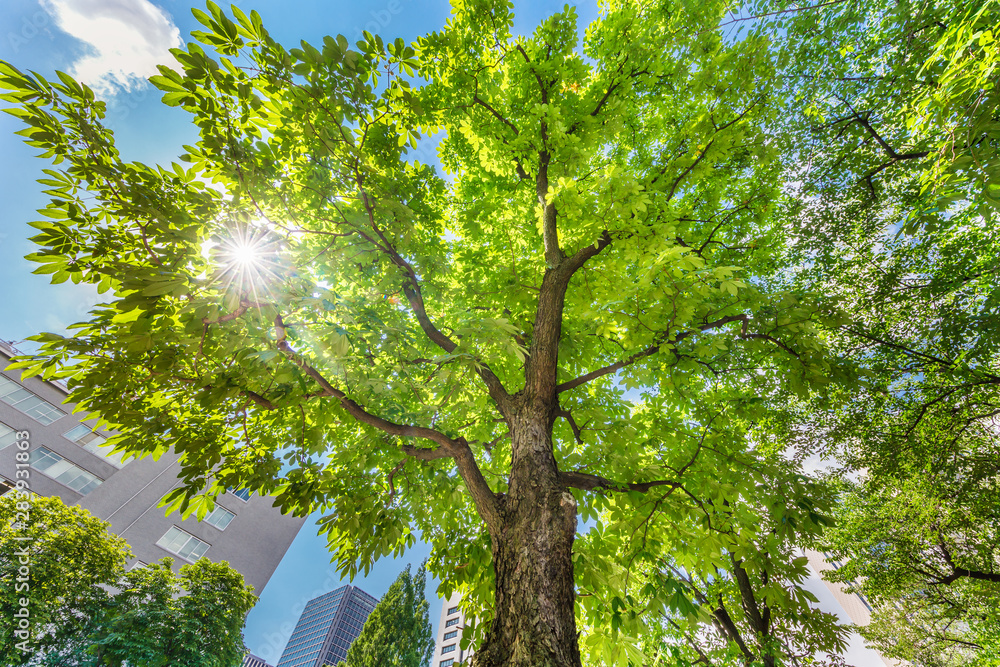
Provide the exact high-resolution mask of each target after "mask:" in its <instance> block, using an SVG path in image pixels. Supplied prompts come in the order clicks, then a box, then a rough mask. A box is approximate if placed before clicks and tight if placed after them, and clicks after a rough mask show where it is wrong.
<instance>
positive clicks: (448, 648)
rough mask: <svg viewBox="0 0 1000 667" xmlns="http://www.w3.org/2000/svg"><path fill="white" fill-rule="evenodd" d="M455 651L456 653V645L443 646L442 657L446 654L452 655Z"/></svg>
mask: <svg viewBox="0 0 1000 667" xmlns="http://www.w3.org/2000/svg"><path fill="white" fill-rule="evenodd" d="M454 651H455V645H454V644H448V645H447V646H442V647H441V655H444V654H445V653H452V652H454Z"/></svg>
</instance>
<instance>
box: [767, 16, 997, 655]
mask: <svg viewBox="0 0 1000 667" xmlns="http://www.w3.org/2000/svg"><path fill="white" fill-rule="evenodd" d="M808 14H809V15H808V16H805V15H802V16H798V15H796V16H797V18H794V19H793V20H791V21H788V22H787V23H786V24H785V29H786V33H785V34H786V38H785V40H784V42H783V43H782V44H781V48H782V49H783V50H784V51H785V53H786V54H787V57H786V58H785V60H786V63H787V64H786V66H785V67H784V69H783V75H784V76H785V80H786V81H787V82H788V87H789V90H790V91H791V90H797V97H796V104H798V105H800V106H801V107H804V108H805V109H806V110H807V116H808V118H807V119H803V122H800V123H799V124H798V129H797V131H795V130H793V128H794V125H793V126H791V127H790V128H789V129H790V130H793V132H792V135H791V136H792V138H793V140H792V141H791V142H790V146H791V147H790V150H789V158H790V161H789V165H788V168H789V170H790V171H793V172H794V173H795V174H796V180H797V181H798V191H797V192H796V197H795V199H796V205H793V206H791V207H790V208H789V210H788V217H787V219H788V220H789V224H790V225H794V226H795V227H797V229H798V230H799V232H798V236H799V241H798V251H799V252H800V253H801V254H800V257H801V260H800V263H801V264H802V266H803V270H802V271H801V272H800V274H799V275H800V278H801V280H802V281H803V283H804V285H805V286H806V287H807V289H826V290H827V291H828V292H829V293H831V294H832V295H836V297H837V298H839V299H840V301H841V305H842V307H843V308H845V309H846V310H848V311H849V312H851V313H852V314H853V317H852V320H853V321H851V322H850V323H849V324H847V325H846V326H844V327H842V328H841V329H839V330H838V331H836V332H835V333H834V334H833V335H832V336H831V338H830V340H831V343H832V344H833V345H834V347H835V348H836V349H839V350H840V351H842V353H843V354H845V355H850V356H852V357H854V358H856V359H858V360H859V361H860V362H861V363H863V364H864V366H865V367H866V378H865V383H864V385H863V387H862V390H861V391H858V392H855V393H853V394H852V395H850V396H849V397H847V398H848V400H847V401H845V402H844V403H842V404H841V405H840V407H839V408H838V409H837V410H836V411H834V412H832V413H826V412H824V411H819V412H818V413H814V414H813V415H812V416H811V417H806V419H807V420H808V421H812V422H813V425H812V427H810V428H805V429H803V430H802V434H801V437H800V438H799V439H800V440H802V442H803V446H804V449H805V450H807V451H809V452H817V451H824V452H827V453H830V454H832V455H833V457H834V458H836V459H839V461H840V462H841V463H842V464H843V467H844V470H843V471H842V472H843V473H849V474H850V475H851V476H853V477H854V478H855V479H856V480H857V481H856V483H844V484H842V488H843V492H844V493H843V497H842V502H841V503H839V504H838V506H837V511H836V514H837V518H838V520H839V521H838V527H837V528H836V530H834V531H833V532H832V533H831V534H830V535H829V539H828V541H827V544H826V547H825V549H826V550H827V551H829V552H830V553H831V554H832V555H833V556H834V558H835V560H837V561H838V562H839V563H840V564H841V565H842V568H841V569H840V570H839V571H838V572H837V573H836V574H834V575H833V577H834V578H836V579H838V580H840V581H844V582H849V583H851V585H853V586H854V587H855V588H856V589H857V590H859V591H860V592H862V593H864V594H865V595H866V597H867V598H868V599H869V600H870V601H871V602H872V604H873V605H874V607H875V611H874V622H873V624H872V625H871V626H870V627H868V628H866V629H862V630H861V632H862V633H863V634H865V636H866V637H867V638H868V639H869V640H870V641H872V642H873V643H874V644H875V645H876V646H877V647H878V648H879V650H880V651H882V653H883V654H884V655H887V656H892V657H896V658H899V659H902V660H909V661H913V662H914V663H915V664H919V665H938V664H949V665H950V664H990V660H994V659H995V657H996V651H997V646H996V642H995V639H994V638H995V637H996V636H997V634H998V629H997V625H996V624H997V618H996V614H995V612H994V610H995V609H996V608H997V606H998V605H1000V576H998V575H1000V534H998V533H997V531H996V529H995V526H996V524H997V520H998V518H1000V517H998V514H997V508H998V507H1000V489H998V487H997V484H996V481H995V480H996V470H997V466H998V463H1000V440H998V438H997V430H996V415H997V414H1000V412H998V411H1000V336H998V332H1000V291H998V290H997V287H996V284H997V281H996V277H997V273H998V271H1000V237H998V235H997V232H996V229H997V209H998V207H1000V200H998V199H997V184H998V183H1000V180H998V179H1000V152H998V148H1000V142H998V136H1000V135H998V131H1000V106H998V104H997V95H998V90H1000V89H998V87H997V83H998V76H1000V48H998V43H997V41H996V39H995V38H994V34H993V33H994V31H995V29H996V25H997V23H998V21H1000V3H998V2H996V1H995V0H986V1H984V2H977V3H971V4H970V3H954V2H950V1H948V0H929V1H916V2H909V1H905V2H898V3H897V2H866V3H860V2H840V3H828V6H824V7H822V8H821V9H818V10H816V11H812V12H809V13H808ZM771 28H773V25H772V26H770V27H763V28H762V29H763V30H765V31H766V30H770V29H771ZM790 112H791V110H790ZM824 417H825V418H824ZM900 628H905V631H904V630H901V629H900Z"/></svg>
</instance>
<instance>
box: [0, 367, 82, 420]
mask: <svg viewBox="0 0 1000 667" xmlns="http://www.w3.org/2000/svg"><path fill="white" fill-rule="evenodd" d="M0 401H3V402H4V403H6V404H7V405H9V406H11V407H13V408H17V409H18V410H20V411H21V412H23V413H24V414H26V415H28V416H29V417H31V418H32V419H34V420H35V421H37V422H38V423H39V424H44V425H45V426H48V425H49V424H51V423H52V422H54V421H55V420H57V419H59V418H60V417H65V416H66V413H65V412H63V411H62V410H60V409H59V408H57V407H56V406H54V405H52V404H51V403H49V402H48V401H46V400H45V399H44V398H40V397H38V396H35V395H34V394H33V393H31V392H30V391H28V390H27V389H25V388H24V387H22V386H21V385H20V384H18V383H17V382H15V381H14V380H11V379H10V378H9V377H7V376H6V375H0Z"/></svg>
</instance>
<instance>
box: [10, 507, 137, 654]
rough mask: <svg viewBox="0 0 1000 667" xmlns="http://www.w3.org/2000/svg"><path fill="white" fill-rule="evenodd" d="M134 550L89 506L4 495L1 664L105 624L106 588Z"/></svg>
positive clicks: (64, 641) (122, 573)
mask: <svg viewBox="0 0 1000 667" xmlns="http://www.w3.org/2000/svg"><path fill="white" fill-rule="evenodd" d="M131 556H132V553H131V550H130V549H129V547H128V545H127V544H126V543H125V540H123V539H122V538H120V537H118V536H116V535H111V534H110V533H108V531H107V524H106V523H105V522H103V521H101V520H100V519H98V518H97V517H95V516H93V515H92V514H90V513H89V512H87V511H86V510H84V509H81V508H79V507H67V506H66V505H65V504H63V502H62V500H60V499H59V498H43V497H40V496H29V495H27V494H24V495H22V494H21V493H17V492H14V493H7V494H5V495H4V496H2V497H0V582H2V586H0V630H2V633H0V662H3V664H5V665H22V664H26V663H28V662H30V661H31V660H32V659H33V658H34V657H35V656H37V655H38V654H40V653H44V652H46V651H48V650H50V649H52V648H55V647H58V646H61V645H64V644H66V643H70V642H72V641H73V639H74V638H77V637H80V636H85V635H86V634H87V633H88V632H89V631H90V629H91V628H92V627H93V626H94V625H95V624H100V623H102V622H104V620H105V617H106V612H107V609H108V607H109V605H110V604H111V596H110V593H109V592H108V590H109V587H111V586H114V585H115V584H116V583H117V582H118V581H119V580H120V578H121V577H122V576H123V575H124V573H125V563H126V562H128V560H129V559H130V558H131ZM22 568H24V569H23V571H22ZM22 600H24V601H26V602H27V603H28V604H27V605H24V604H22ZM22 609H26V610H27V613H26V614H25V612H24V611H22ZM21 619H24V620H25V623H24V624H25V625H26V626H27V627H26V628H20V627H19V623H20V620H21ZM15 631H17V632H15ZM19 644H20V646H19Z"/></svg>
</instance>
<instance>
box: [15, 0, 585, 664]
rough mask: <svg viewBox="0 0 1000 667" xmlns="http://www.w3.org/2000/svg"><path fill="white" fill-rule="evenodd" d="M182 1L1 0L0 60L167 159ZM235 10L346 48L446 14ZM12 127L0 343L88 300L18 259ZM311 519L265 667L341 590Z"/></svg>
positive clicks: (525, 21) (267, 615) (285, 37)
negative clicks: (87, 103) (63, 79)
mask: <svg viewBox="0 0 1000 667" xmlns="http://www.w3.org/2000/svg"><path fill="white" fill-rule="evenodd" d="M220 4H222V5H223V6H226V5H225V3H222V2H220ZM515 4H516V7H517V10H518V12H517V17H518V18H517V24H516V26H515V27H516V29H517V30H518V31H519V32H524V33H528V32H531V31H532V30H534V27H535V26H536V25H537V23H538V21H539V20H540V19H541V18H543V17H544V16H546V15H548V14H549V13H551V12H552V11H556V10H558V9H560V8H561V7H562V6H563V3H562V2H551V1H544V2H543V1H538V0H536V1H534V2H526V1H523V0H522V1H520V2H517V3H515ZM191 6H192V5H191V4H189V0H152V1H150V0H4V1H3V2H2V3H0V58H2V59H4V60H7V61H9V62H11V63H13V64H14V65H15V66H16V67H18V68H19V69H22V70H26V69H30V70H34V71H37V72H39V73H41V74H44V75H47V76H52V74H53V72H54V70H57V69H58V70H62V71H66V72H70V73H72V74H74V75H75V76H78V77H79V78H82V79H83V80H85V81H86V82H87V83H89V84H90V85H91V86H92V87H94V88H95V90H97V91H99V94H100V95H101V96H102V97H103V98H104V99H106V100H107V101H108V110H109V113H108V125H109V127H111V128H112V129H113V130H114V131H115V135H116V137H117V140H118V146H119V149H120V150H121V151H122V155H123V156H124V157H125V159H127V160H141V161H144V162H148V163H166V164H168V163H170V162H171V161H174V160H176V156H177V155H178V154H179V153H181V152H182V150H181V148H180V147H181V145H182V144H185V143H195V141H196V139H197V134H196V132H195V129H194V127H193V126H192V125H191V124H190V123H189V121H188V116H187V114H186V113H185V112H184V111H182V110H180V109H175V108H168V107H164V106H163V105H161V104H160V103H159V95H158V94H157V93H156V92H155V91H153V90H152V89H151V88H150V87H149V86H148V84H146V83H144V79H145V77H147V76H149V75H150V74H154V73H155V67H154V66H155V64H156V63H159V62H165V60H166V59H167V58H169V55H168V54H167V50H168V49H169V48H171V47H173V46H177V45H178V44H179V40H181V39H183V40H184V41H187V39H188V34H189V33H190V31H191V30H195V29H199V28H200V25H199V24H197V22H196V21H195V20H194V18H193V17H192V15H191V12H190V7H191ZM197 6H199V7H201V6H202V5H197ZM240 7H241V9H243V10H245V11H247V12H248V13H249V10H250V9H256V10H257V11H258V12H260V14H261V16H262V17H263V19H264V25H265V26H266V27H267V28H268V30H269V31H270V32H271V34H272V35H274V36H275V38H276V39H278V40H279V41H280V42H282V43H283V44H285V45H286V46H288V47H290V46H292V45H296V44H297V43H298V41H299V40H300V39H305V40H307V41H310V42H320V41H321V40H322V38H323V36H325V35H328V34H331V35H336V34H338V33H340V34H344V35H345V36H347V37H348V39H350V40H351V41H352V42H353V41H354V40H355V39H356V38H357V36H358V35H359V34H360V31H361V30H364V29H368V30H371V31H373V32H376V31H377V32H378V33H379V34H381V35H382V36H383V37H390V38H395V37H397V36H398V37H403V38H404V39H407V40H412V39H414V38H416V37H417V36H419V35H421V34H423V33H426V32H429V31H430V30H434V29H437V28H440V27H441V26H442V25H443V24H444V22H445V20H446V19H447V17H448V13H449V11H450V8H449V5H448V2H447V1H446V0H355V1H351V2H348V1H345V0H284V1H278V0H254V1H250V2H242V3H240ZM579 12H580V14H581V26H583V25H586V23H587V22H589V20H591V19H592V18H593V17H594V16H596V13H597V7H596V3H595V2H588V3H586V4H583V5H581V6H580V7H579ZM22 127H23V126H22V125H20V124H19V122H18V121H17V120H16V119H14V118H12V117H10V116H8V115H7V114H0V156H2V158H0V201H2V202H3V205H2V207H0V294H2V300H0V302H2V309H0V338H3V339H5V340H8V341H21V340H23V339H24V338H26V337H27V336H30V335H32V334H34V333H38V332H40V331H57V332H62V331H63V330H64V329H65V328H66V326H67V325H69V324H72V323H73V322H77V321H80V320H82V319H85V318H86V314H87V311H88V310H89V309H90V307H91V306H92V305H93V304H94V303H95V302H96V301H97V298H98V295H97V293H96V291H95V290H94V289H92V288H90V287H88V286H84V285H73V284H62V285H50V284H49V283H48V279H47V277H45V276H35V275H32V273H31V271H32V269H33V268H34V267H33V265H31V264H30V263H29V262H27V261H26V260H25V259H24V255H27V254H28V253H30V252H32V251H33V249H32V244H31V242H30V241H28V240H27V239H28V237H29V236H31V234H32V232H33V231H34V230H33V228H31V227H29V226H28V224H27V223H28V222H30V221H31V220H34V219H37V218H38V215H37V214H36V213H35V210H36V209H38V208H40V207H42V206H44V204H45V196H44V195H43V194H42V193H41V186H39V185H38V184H37V183H36V182H35V179H37V178H39V177H41V176H42V174H41V169H43V168H44V167H47V166H48V164H47V163H46V161H43V160H38V159H35V158H34V157H33V156H34V153H35V151H34V149H31V148H29V147H28V146H25V145H24V144H23V143H21V140H20V138H19V137H17V136H15V135H14V132H16V131H17V130H20V129H22ZM25 347H29V348H30V345H29V346H25ZM316 518H317V517H311V518H310V520H309V521H308V522H307V523H306V525H305V526H304V527H303V529H302V531H301V532H300V533H299V536H298V538H297V539H296V540H295V542H294V543H293V544H292V546H291V548H290V549H289V550H288V553H287V554H286V555H285V558H284V560H283V561H282V562H281V565H280V566H279V567H278V569H277V571H276V572H275V574H274V576H273V577H272V578H271V581H270V582H269V583H268V585H267V588H266V589H265V590H264V591H263V592H262V593H261V595H260V601H259V602H258V603H257V606H256V607H255V608H254V610H253V611H252V612H251V613H250V616H249V617H248V618H247V623H246V627H245V629H244V634H245V637H246V642H247V645H248V646H249V648H250V649H251V650H252V651H253V652H254V653H256V654H257V655H259V656H260V657H262V658H264V659H265V660H268V661H269V662H271V663H272V664H275V663H277V661H278V657H279V656H280V653H281V650H282V649H283V648H284V645H285V642H286V641H287V640H288V636H289V635H290V634H291V630H292V628H293V627H294V625H295V621H296V620H297V619H298V616H299V613H300V612H301V609H302V606H303V605H304V604H305V602H306V601H308V600H309V599H311V598H313V597H316V596H317V595H320V594H322V593H325V592H326V591H329V590H332V589H333V588H336V587H337V586H340V585H343V583H347V582H342V581H341V580H340V578H339V577H338V576H337V574H336V571H335V570H334V568H333V567H332V566H331V565H330V563H329V560H330V558H329V554H328V553H327V550H326V543H325V540H323V539H321V538H319V537H317V535H316V525H315V519H316ZM428 553H429V548H428V547H427V546H426V545H422V544H421V545H418V546H417V547H416V548H414V549H413V550H412V551H411V552H409V553H407V554H406V555H405V556H404V557H403V558H401V559H400V560H398V561H392V560H385V561H382V562H380V563H379V564H378V565H377V566H376V568H375V569H374V570H373V571H372V572H371V574H370V575H369V576H368V577H366V578H364V579H361V578H359V579H356V580H355V581H354V582H353V583H354V584H356V585H359V586H361V587H362V588H363V589H364V590H366V591H367V592H368V593H370V594H372V595H374V596H376V597H379V596H381V595H382V594H383V593H384V592H385V591H386V590H387V589H388V587H389V585H390V584H391V583H392V581H393V580H394V579H395V577H396V575H397V574H398V572H399V571H400V570H401V569H402V568H403V567H404V566H405V564H406V563H408V562H412V563H414V565H416V564H418V563H420V562H421V561H422V560H423V558H424V557H426V556H427V554H428ZM436 587H437V582H436V581H430V582H428V590H427V596H428V600H430V602H431V612H430V613H431V622H432V623H433V624H434V625H435V626H436V625H437V621H438V618H439V616H440V610H441V601H440V600H439V599H438V598H437V596H436V595H435V589H436ZM435 629H436V627H435Z"/></svg>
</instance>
